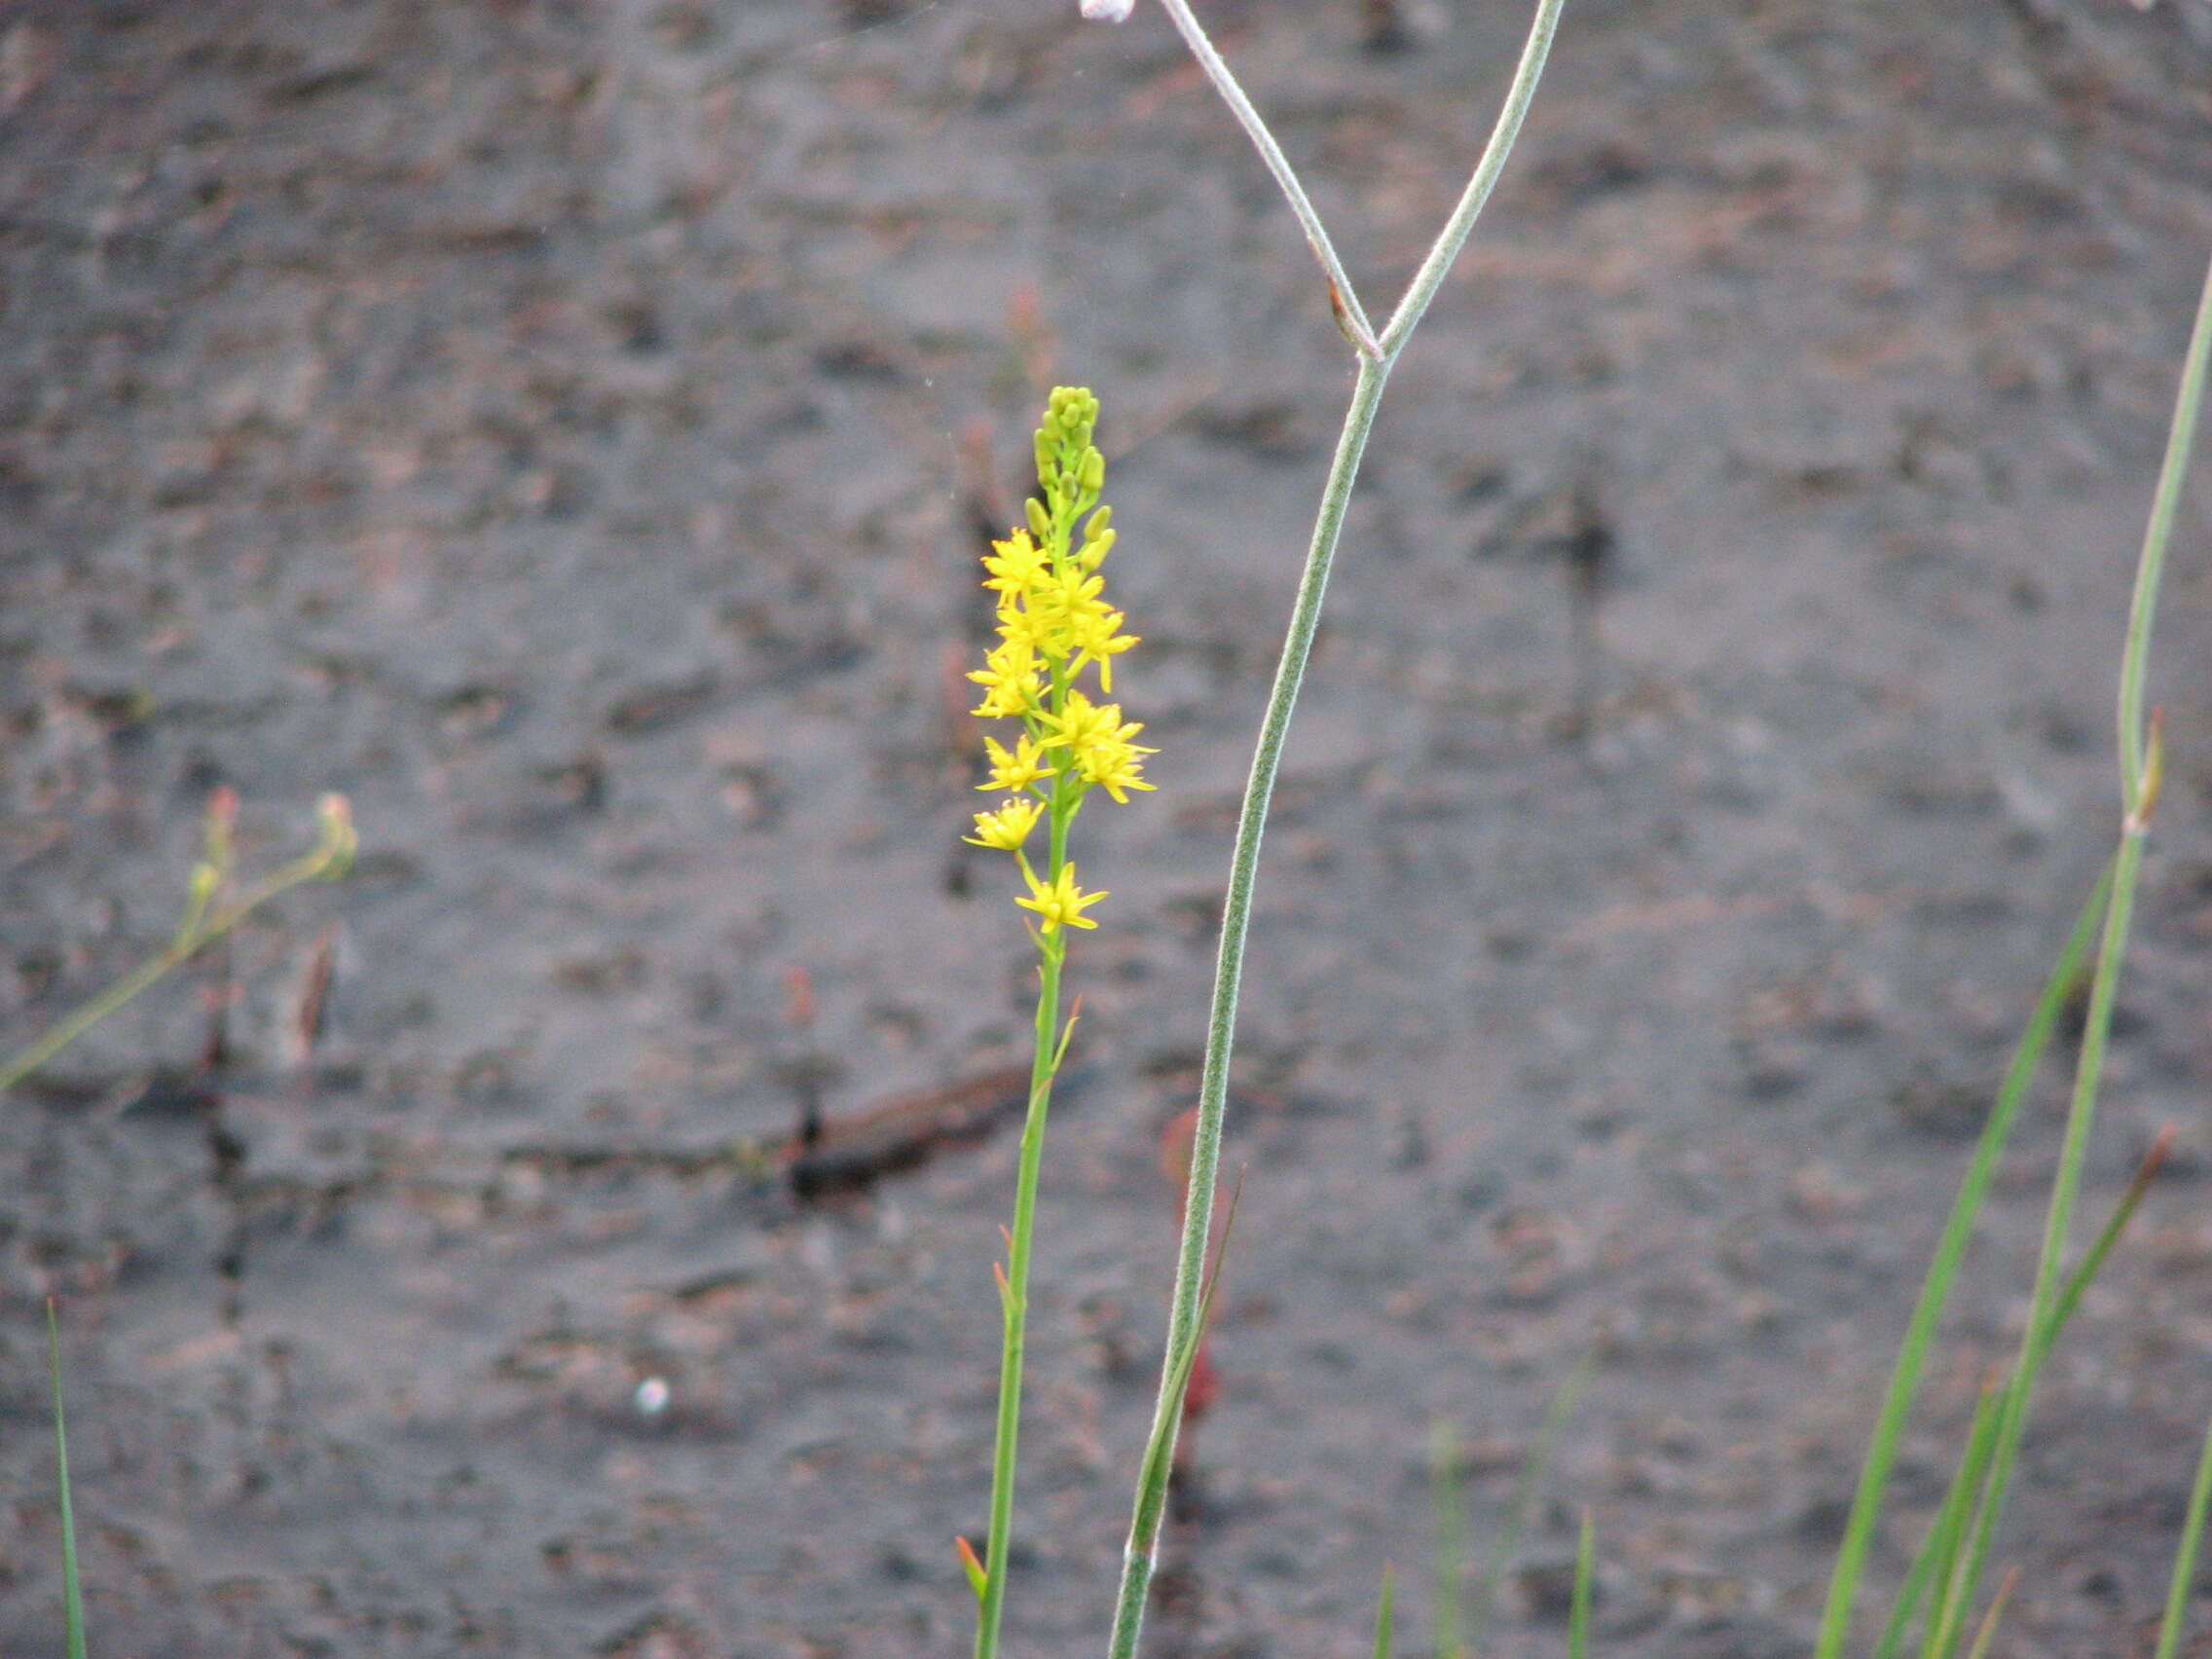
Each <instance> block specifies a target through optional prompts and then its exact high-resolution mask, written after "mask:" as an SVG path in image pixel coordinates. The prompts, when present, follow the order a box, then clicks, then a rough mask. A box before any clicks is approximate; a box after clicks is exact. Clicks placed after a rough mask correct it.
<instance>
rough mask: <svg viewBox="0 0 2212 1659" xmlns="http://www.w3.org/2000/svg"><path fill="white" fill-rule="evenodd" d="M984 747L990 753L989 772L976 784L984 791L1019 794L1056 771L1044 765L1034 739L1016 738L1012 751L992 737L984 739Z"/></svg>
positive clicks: (1042, 753)
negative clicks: (987, 775) (989, 773)
mask: <svg viewBox="0 0 2212 1659" xmlns="http://www.w3.org/2000/svg"><path fill="white" fill-rule="evenodd" d="M983 747H984V748H985V749H986V750H988V751H989V752H990V756H991V775H990V776H989V777H988V778H986V779H984V780H983V781H982V782H981V783H979V784H977V786H976V787H977V789H979V790H982V791H984V792H985V793H992V794H1019V793H1022V792H1023V791H1025V790H1027V789H1029V788H1031V787H1032V786H1034V785H1036V784H1040V783H1042V782H1044V780H1045V779H1047V778H1050V777H1051V776H1052V774H1053V772H1054V771H1055V770H1056V768H1055V767H1051V766H1048V765H1046V764H1045V752H1044V751H1043V750H1041V749H1039V748H1038V747H1037V743H1036V740H1035V739H1034V738H1029V737H1022V738H1017V739H1015V741H1014V750H1013V752H1012V753H1011V754H1010V753H1008V751H1007V747H1006V745H1005V744H1003V743H1001V742H999V740H998V739H997V738H995V737H986V738H984V739H983Z"/></svg>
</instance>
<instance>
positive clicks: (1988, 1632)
mask: <svg viewBox="0 0 2212 1659" xmlns="http://www.w3.org/2000/svg"><path fill="white" fill-rule="evenodd" d="M2019 1582H2020V1569H2019V1568H2018V1567H2012V1568H2011V1569H2010V1570H2009V1571H2008V1572H2007V1573H2006V1574H2005V1582H2004V1583H2002V1584H2000V1585H1998V1587H1997V1599H1996V1600H1995V1601H1993V1602H1991V1603H1990V1604H1989V1611H1988V1612H1987V1613H1985V1614H1983V1615H1982V1620H1981V1629H1980V1630H1979V1631H1978V1632H1977V1633H1975V1636H1974V1639H1973V1645H1972V1647H1970V1648H1969V1649H1968V1650H1967V1659H1988V1654H1989V1639H1990V1638H1991V1637H1993V1636H1995V1635H1996V1634H1997V1621H1998V1619H1999V1618H2000V1617H2002V1616H2003V1615H2004V1612H2005V1604H2006V1603H2007V1602H2009V1601H2010V1600H2011V1599H2012V1587H2013V1586H2014V1585H2016V1584H2018V1583H2019Z"/></svg>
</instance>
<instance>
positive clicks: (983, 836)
mask: <svg viewBox="0 0 2212 1659" xmlns="http://www.w3.org/2000/svg"><path fill="white" fill-rule="evenodd" d="M1097 422H1098V399H1097V398H1095V397H1093V396H1091V394H1090V393H1089V392H1088V391H1087V390H1085V389H1083V388H1082V387H1065V386H1063V387H1057V388H1056V389H1054V391H1053V392H1052V395H1051V401H1050V402H1049V403H1048V404H1047V406H1046V410H1045V424H1043V425H1042V426H1040V427H1038V428H1037V485H1038V491H1037V494H1036V495H1035V496H1033V497H1031V498H1030V499H1029V501H1028V503H1027V517H1028V521H1029V522H1028V524H1027V526H1026V527H1024V528H1021V529H1017V530H1015V531H1014V533H1013V534H1012V535H1009V536H1008V537H1007V538H1006V539H1005V540H1004V541H995V542H993V543H992V544H991V551H990V552H988V553H986V554H985V555H984V556H983V572H984V574H983V586H984V587H985V588H986V589H987V590H988V591H989V592H990V593H991V594H992V595H993V596H995V598H996V601H997V605H998V644H997V645H993V646H992V647H991V650H990V653H989V654H988V655H987V656H986V657H985V659H984V662H983V666H982V667H981V668H979V669H977V671H976V672H975V673H973V674H971V675H970V676H969V677H968V678H969V679H971V680H973V681H975V682H976V683H977V684H978V685H980V686H981V687H982V688H983V693H982V701H981V702H979V703H978V704H977V706H976V709H975V713H976V714H977V715H978V716H980V717H982V718H983V719H991V720H1001V721H1014V722H1017V726H1016V729H1012V730H1010V731H1009V732H1008V736H1010V737H1011V738H1012V739H1013V743H1012V745H1011V747H1010V746H1009V745H1008V744H1007V743H1005V742H1002V741H1001V740H1000V738H999V737H997V736H995V735H993V736H988V737H986V738H985V739H984V740H983V741H984V746H985V749H986V752H987V753H988V755H989V756H990V775H989V776H988V777H987V778H985V779H984V780H983V782H982V783H981V784H980V785H979V786H977V787H978V788H980V789H982V790H984V791H985V792H987V793H991V794H995V795H997V796H999V797H1000V800H999V804H998V805H997V806H995V807H992V808H989V809H987V810H985V811H982V812H978V813H977V815H976V832H975V833H974V834H973V835H970V836H968V837H967V839H968V840H969V841H970V842H972V843H973V844H975V845H977V846H979V847H990V848H993V849H996V850H998V851H1000V852H1006V853H1011V854H1013V855H1014V863H1015V865H1016V866H1018V867H1019V869H1020V872H1021V880H1022V885H1023V888H1024V889H1025V890H1026V891H1025V892H1023V893H1022V894H1021V895H1020V896H1018V897H1017V898H1015V900H1014V903H1016V904H1019V905H1021V906H1022V907H1023V908H1024V909H1027V910H1029V911H1031V912H1033V913H1034V918H1035V919H1034V920H1033V921H1031V922H1030V924H1029V929H1030V936H1031V938H1032V939H1033V940H1035V941H1036V945H1037V958H1038V967H1037V980H1038V984H1037V1025H1036V1046H1035V1049H1034V1051H1033V1055H1032V1059H1031V1062H1030V1073H1029V1110H1028V1115H1027V1119H1026V1121H1025V1123H1024V1124H1023V1128H1022V1136H1021V1161H1020V1167H1019V1173H1018V1175H1017V1176H1016V1179H1015V1185H1014V1225H1013V1227H1012V1228H1011V1229H1009V1231H1008V1233H1007V1260H1006V1264H1005V1267H1004V1268H1003V1269H1002V1270H1001V1271H1000V1272H999V1304H1000V1309H1001V1312H1002V1314H1003V1317H1004V1321H1005V1344H1004V1346H1003V1349H1002V1351H1001V1356H1000V1369H999V1412H998V1438H997V1446H996V1449H995V1455H994V1457H993V1460H992V1468H991V1513H990V1534H989V1543H988V1546H987V1549H986V1552H985V1554H984V1555H983V1556H982V1557H981V1558H980V1559H978V1558H977V1555H976V1553H975V1551H974V1550H973V1549H972V1548H970V1547H969V1545H968V1543H967V1541H966V1540H965V1539H962V1540H961V1541H960V1553H961V1559H962V1561H963V1563H964V1564H965V1565H966V1567H967V1569H968V1576H969V1581H970V1582H971V1583H972V1584H973V1585H974V1586H975V1590H976V1596H977V1602H978V1603H979V1604H980V1616H979V1618H978V1621H977V1633H976V1652H977V1659H991V1655H992V1654H994V1653H995V1652H996V1651H997V1648H998V1633H999V1624H1000V1619H1001V1616H1002V1614H1003V1611H1004V1609H1005V1604H1006V1574H1005V1572H1004V1571H1003V1570H1002V1567H1001V1564H1002V1563H1004V1562H1005V1561H1006V1560H1007V1559H1008V1556H1007V1542H1008V1537H1009V1534H1010V1531H1011V1529H1012V1525H1013V1518H1014V1447H1015V1440H1016V1436H1017V1432H1018V1429H1019V1426H1020V1410H1021V1371H1022V1352H1023V1346H1024V1337H1025V1333H1026V1328H1027V1314H1028V1296H1029V1247H1030V1238H1031V1235H1032V1233H1033V1231H1034V1225H1035V1220H1036V1210H1037V1175H1038V1169H1039V1166H1040V1164H1041V1161H1042V1160H1043V1156H1044V1150H1045V1117H1046V1112H1047V1109H1048V1108H1049V1107H1050V1105H1051V1093H1052V1079H1053V1077H1054V1075H1055V1074H1056V1073H1057V1072H1058V1070H1059V1064H1060V1060H1061V1058H1062V1056H1063V1055H1064V1054H1065V1053H1066V1051H1067V1042H1068V1034H1069V1031H1070V1030H1071V1029H1072V1027H1073V1024H1074V1021H1073V1020H1072V1019H1071V1020H1070V1021H1068V1022H1067V1024H1065V1025H1063V1024H1062V1023H1061V1020H1060V970H1061V968H1062V966H1063V965H1064V963H1065V962H1066V960H1067V947H1068V934H1069V931H1070V930H1071V929H1076V928H1093V927H1096V926H1097V925H1098V924H1097V923H1096V922H1095V921H1093V920H1092V919H1091V918H1090V917H1089V916H1088V915H1086V914H1085V913H1084V912H1085V911H1087V910H1088V908H1089V907H1090V906H1091V905H1093V904H1095V903H1098V901H1099V900H1101V899H1103V898H1105V897H1106V895H1105V894H1104V893H1087V892H1085V891H1084V890H1083V887H1082V885H1081V883H1080V882H1079V881H1078V880H1077V878H1076V868H1075V864H1074V861H1073V860H1071V859H1070V858H1069V857H1068V830H1069V829H1070V827H1071V826H1072V825H1073V824H1074V823H1075V817H1076V814H1077V813H1078V812H1079V811H1080V810H1082V807H1083V803H1084V801H1085V799H1086V798H1087V797H1088V795H1089V794H1090V793H1091V792H1092V791H1094V790H1103V791H1104V792H1105V793H1106V794H1107V795H1108V796H1109V797H1111V798H1112V799H1114V800H1116V801H1126V800H1127V799H1128V797H1129V792H1130V791H1132V790H1149V789H1151V788H1152V785H1150V784H1148V783H1146V782H1145V781H1144V777H1143V770H1144V756H1147V755H1150V754H1152V753H1153V751H1152V750H1150V749H1148V748H1146V747H1144V746H1143V745H1142V744H1139V743H1138V742H1137V741H1136V737H1137V734H1138V733H1139V732H1140V731H1142V730H1143V729H1144V728H1143V726H1142V725H1140V724H1139V723H1137V722H1135V721H1132V720H1124V719H1122V709H1121V705H1120V704H1118V703H1108V702H1103V701H1100V699H1101V698H1104V697H1107V696H1110V695H1112V693H1113V689H1114V659H1115V658H1116V657H1118V656H1120V655H1121V654H1122V653H1123V652H1124V651H1126V650H1127V649H1128V648H1129V647H1130V646H1131V645H1135V644H1136V643H1137V642H1136V640H1135V638H1134V637H1133V636H1131V635H1129V634H1126V633H1124V632H1123V630H1122V624H1123V621H1124V617H1123V613H1122V612H1121V611H1119V610H1117V609H1115V608H1114V607H1113V606H1112V605H1111V604H1110V603H1109V602H1108V601H1107V599H1106V579H1105V577H1104V576H1103V575H1101V574H1100V573H1099V571H1100V567H1101V566H1103V565H1104V564H1105V562H1106V555H1107V554H1108V553H1109V552H1111V551H1112V550H1113V546H1114V527H1113V512H1112V509H1110V508H1107V507H1102V506H1100V505H1099V504H1098V495H1099V491H1100V490H1101V489H1102V488H1103V487H1104V485H1105V481H1106V458H1105V457H1104V456H1103V455H1101V454H1100V453H1099V452H1098V448H1097V446H1096V445H1095V444H1093V443H1092V442H1091V436H1092V433H1093V431H1094V430H1095V428H1096V426H1097ZM1093 692H1095V695H1094V694H1093Z"/></svg>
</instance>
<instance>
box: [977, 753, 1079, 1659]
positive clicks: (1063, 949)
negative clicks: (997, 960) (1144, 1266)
mask: <svg viewBox="0 0 2212 1659" xmlns="http://www.w3.org/2000/svg"><path fill="white" fill-rule="evenodd" d="M1064 793H1065V792H1064V791H1055V792H1054V800H1053V808H1054V810H1053V814H1052V868H1053V869H1054V870H1055V871H1057V870H1058V868H1059V866H1060V865H1061V863H1062V862H1063V861H1064V858H1065V853H1066V837H1067V823H1066V819H1067V816H1068V814H1067V813H1066V812H1065V811H1064V810H1063V809H1062V808H1061V805H1060V798H1059V797H1060V796H1061V795H1062V794H1064ZM1038 941H1039V949H1040V952H1041V956H1042V960H1041V961H1040V963H1039V965H1038V970H1037V977H1038V988H1037V1031H1036V1048H1035V1051H1034V1052H1033V1053H1032V1054H1031V1056H1030V1065H1029V1108H1028V1113H1027V1115H1026V1117H1025V1118H1024V1119H1023V1122H1022V1125H1021V1162H1020V1169H1019V1172H1018V1173H1017V1174H1016V1176H1015V1178H1014V1226H1013V1228H1012V1229H1011V1230H1010V1232H1009V1233H1008V1245H1007V1259H1006V1260H1007V1265H1006V1276H1005V1278H1004V1280H1003V1281H1002V1286H1001V1291H1000V1301H1001V1307H1002V1309H1003V1312H1004V1316H1005V1333H1004V1340H1003V1342H1002V1344H1001V1346H1000V1352H999V1415H998V1432H997V1435H996V1437H995V1439H994V1442H993V1448H992V1457H991V1521H990V1532H989V1534H988V1536H989V1543H988V1546H987V1548H986V1549H985V1551H984V1554H983V1589H982V1607H981V1612H980V1616H979V1617H978V1618H977V1621H976V1659H991V1655H992V1654H994V1653H996V1652H997V1651H998V1645H999V1628H1000V1625H1001V1623H1002V1622H1003V1621H1004V1618H1005V1614H1006V1584H1007V1577H1008V1572H1007V1563H1008V1560H1009V1557H1010V1555H1011V1544H1012V1540H1013V1535H1014V1456H1015V1453H1016V1450H1017V1443H1018V1441H1019V1438H1020V1430H1021V1379H1022V1372H1023V1368H1024V1362H1025V1359H1026V1356H1027V1351H1028V1339H1029V1252H1030V1244H1031V1240H1032V1239H1033V1238H1034V1236H1035V1235H1036V1231H1037V1183H1038V1174H1039V1171H1040V1170H1041V1169H1042V1168H1043V1166H1044V1161H1045V1120H1046V1118H1047V1116H1048V1115H1049V1114H1050V1112H1051V1102H1052V1078H1053V1076H1054V1074H1055V1073H1056V1072H1057V1070H1058V1060H1059V1055H1060V1053H1061V1051H1062V1049H1063V1045H1062V1044H1061V1043H1060V1042H1058V1041H1057V1035H1058V1032H1059V1024H1060V968H1061V965H1062V963H1064V962H1065V961H1066V959H1067V935H1066V933H1065V931H1064V930H1061V931H1055V932H1053V933H1051V934H1041V935H1039V936H1038Z"/></svg>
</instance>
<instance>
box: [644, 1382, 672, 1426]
mask: <svg viewBox="0 0 2212 1659" xmlns="http://www.w3.org/2000/svg"><path fill="white" fill-rule="evenodd" d="M637 1401H638V1410H639V1411H640V1412H642V1413H644V1414H645V1416H646V1417H658V1416H660V1414H661V1413H663V1412H665V1411H667V1410H668V1383H667V1382H666V1381H665V1380H664V1379H662V1378H659V1377H648V1378H646V1379H645V1381H644V1382H643V1383H639V1384H638V1393H637Z"/></svg>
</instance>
